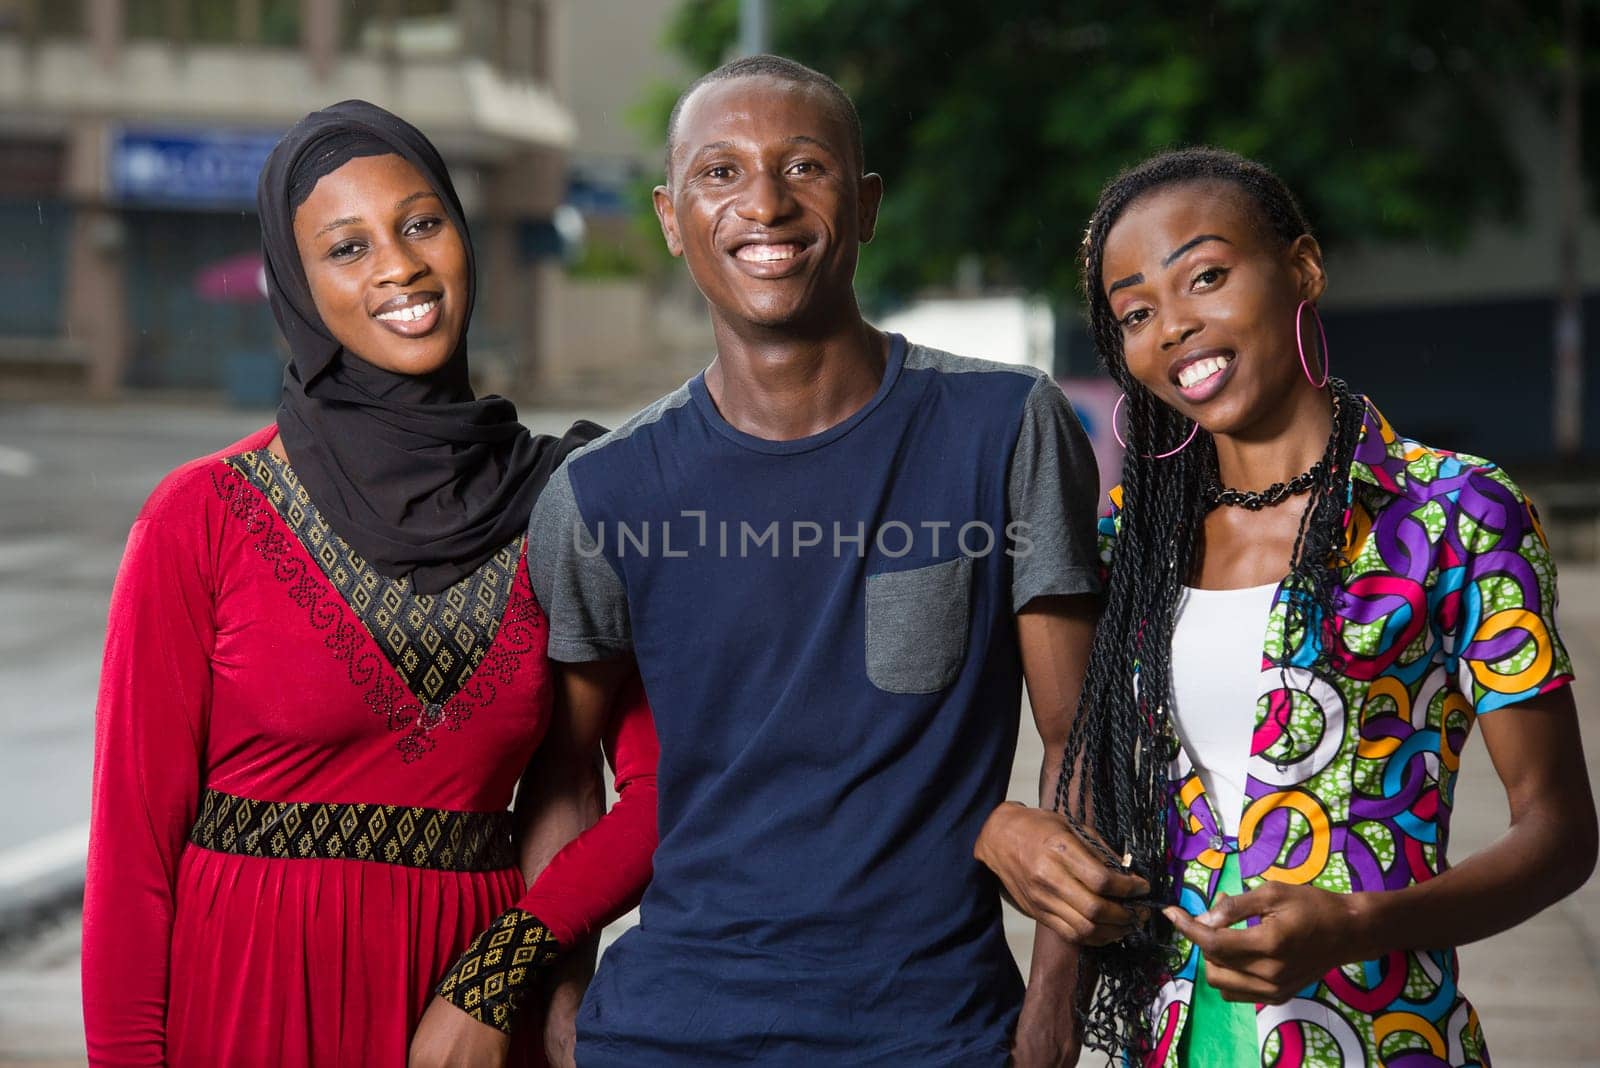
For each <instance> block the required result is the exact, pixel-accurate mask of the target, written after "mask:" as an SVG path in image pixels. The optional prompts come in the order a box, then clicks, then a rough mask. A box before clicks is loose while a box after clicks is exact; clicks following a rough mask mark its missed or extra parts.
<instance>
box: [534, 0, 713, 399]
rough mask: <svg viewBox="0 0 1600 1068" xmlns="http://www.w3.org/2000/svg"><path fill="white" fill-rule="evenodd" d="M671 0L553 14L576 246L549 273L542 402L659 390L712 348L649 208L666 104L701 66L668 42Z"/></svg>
mask: <svg viewBox="0 0 1600 1068" xmlns="http://www.w3.org/2000/svg"><path fill="white" fill-rule="evenodd" d="M682 6H683V4H682V0H576V2H573V3H571V4H569V5H568V7H567V8H566V11H565V13H564V15H563V17H562V20H561V27H560V32H561V38H560V49H561V52H562V54H563V55H565V56H568V57H570V58H569V59H568V60H567V61H566V62H564V63H563V64H562V65H561V71H560V82H559V92H560V96H561V99H562V101H563V102H564V103H565V104H566V105H567V106H568V108H570V109H571V112H572V115H573V118H574V120H575V123H576V133H575V134H574V137H573V141H572V144H571V146H570V148H569V150H568V153H567V167H568V171H567V206H568V208H569V209H571V211H572V212H574V213H576V215H577V217H579V218H581V220H582V223H583V241H582V246H581V249H574V250H572V253H573V254H572V255H569V257H568V258H569V261H570V262H569V263H568V264H567V269H566V270H564V271H560V272H552V276H551V284H552V286H553V288H554V291H555V292H556V293H558V294H559V297H558V300H557V303H558V304H559V305H560V307H561V311H562V314H560V315H559V316H548V317H546V318H545V319H544V320H543V325H544V337H543V340H542V344H543V346H544V350H545V352H546V353H547V354H548V359H547V363H546V365H547V367H548V369H549V374H548V375H547V376H546V378H545V380H544V382H543V389H544V399H547V400H551V401H555V402H564V403H577V404H580V405H581V404H590V403H594V402H597V401H598V402H602V403H605V404H606V405H608V406H612V405H619V404H627V403H639V402H643V401H646V400H649V399H653V398H654V397H656V396H658V395H660V394H662V393H665V392H667V391H669V390H671V389H673V388H674V387H676V386H677V385H679V384H680V383H681V382H682V381H683V380H684V379H685V378H688V377H689V376H690V375H693V374H694V373H695V372H697V371H699V370H700V369H701V368H702V367H704V366H705V365H706V364H707V363H708V362H709V361H710V359H711V354H712V352H713V351H714V345H713V342H712V338H711V330H710V322H709V320H708V318H707V316H706V310H705V303H704V301H703V300H702V299H701V297H700V293H699V291H698V290H696V289H695V288H694V284H693V282H692V281H691V280H690V279H689V276H688V272H687V271H686V270H685V269H684V267H683V265H682V264H681V263H679V262H677V261H674V260H671V259H670V258H668V256H667V254H666V250H665V245H664V244H663V242H662V238H661V234H660V232H659V231H658V229H657V228H656V226H655V225H654V222H653V220H652V219H650V218H649V216H648V215H647V214H646V213H648V211H649V203H650V189H651V187H652V186H654V185H656V184H657V183H658V182H660V181H661V180H662V166H663V160H664V155H665V142H666V128H665V125H666V122H665V120H666V109H667V107H668V106H670V104H671V101H672V99H673V98H674V97H675V96H676V94H677V92H678V90H680V89H681V88H682V87H683V86H685V85H687V84H689V82H691V81H693V80H694V78H695V77H696V76H697V75H698V74H700V73H701V72H700V71H696V70H690V69H689V68H688V67H687V66H686V65H685V63H684V61H683V60H682V59H681V57H680V56H679V55H678V53H677V52H676V50H674V49H673V48H671V47H669V45H668V44H667V36H668V27H669V23H670V21H671V19H672V17H673V16H674V14H675V13H676V12H677V11H678V10H679V9H680V8H681V7H682Z"/></svg>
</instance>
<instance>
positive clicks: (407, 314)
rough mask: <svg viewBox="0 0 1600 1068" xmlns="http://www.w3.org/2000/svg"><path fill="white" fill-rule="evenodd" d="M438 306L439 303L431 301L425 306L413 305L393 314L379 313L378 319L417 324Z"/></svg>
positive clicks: (397, 310) (398, 309) (397, 309)
mask: <svg viewBox="0 0 1600 1068" xmlns="http://www.w3.org/2000/svg"><path fill="white" fill-rule="evenodd" d="M438 304H439V302H438V301H436V300H430V301H428V302H427V303H425V304H413V305H411V306H410V307H409V308H396V309H395V310H394V311H391V312H379V313H378V318H380V319H382V320H384V321H385V322H400V323H410V322H415V321H416V320H418V319H420V318H422V317H423V316H424V315H427V314H428V313H429V312H431V311H433V309H434V308H436V307H438Z"/></svg>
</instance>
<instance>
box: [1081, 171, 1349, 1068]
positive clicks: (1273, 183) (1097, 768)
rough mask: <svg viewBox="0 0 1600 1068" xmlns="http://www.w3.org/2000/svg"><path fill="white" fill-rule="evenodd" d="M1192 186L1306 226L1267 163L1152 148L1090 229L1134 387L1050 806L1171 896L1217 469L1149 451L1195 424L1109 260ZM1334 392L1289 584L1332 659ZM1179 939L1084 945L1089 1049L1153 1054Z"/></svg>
mask: <svg viewBox="0 0 1600 1068" xmlns="http://www.w3.org/2000/svg"><path fill="white" fill-rule="evenodd" d="M1193 182H1225V183H1227V184H1229V185H1231V186H1233V187H1235V188H1237V189H1239V190H1241V191H1242V192H1244V193H1245V194H1246V195H1247V196H1248V197H1249V199H1250V201H1251V203H1253V204H1254V205H1255V206H1256V207H1257V208H1258V209H1259V211H1260V214H1261V217H1262V219H1261V221H1262V223H1263V225H1264V228H1265V231H1266V232H1268V233H1270V234H1271V235H1273V237H1274V238H1275V239H1276V240H1278V241H1281V242H1282V243H1283V244H1284V245H1285V246H1286V245H1288V244H1289V243H1290V242H1292V241H1294V240H1295V238H1297V237H1299V236H1300V235H1302V234H1309V233H1310V232H1311V228H1310V226H1309V225H1308V224H1307V222H1306V219H1305V216H1304V215H1303V214H1302V213H1301V211H1300V207H1299V205H1298V204H1297V203H1296V202H1295V199H1294V197H1293V195H1292V194H1290V192H1289V190H1288V189H1287V188H1285V186H1284V185H1283V183H1282V182H1281V181H1280V180H1279V179H1278V177H1277V176H1276V175H1274V174H1273V173H1272V172H1271V171H1269V170H1267V169H1266V168H1265V167H1263V166H1261V165H1260V164H1258V163H1254V162H1252V161H1250V160H1247V159H1245V158H1243V157H1241V156H1238V155H1236V154H1234V153H1232V152H1225V151H1221V150H1218V149H1212V148H1190V149H1183V150H1181V151H1175V152H1168V153H1164V154H1162V155H1159V156H1156V157H1154V158H1152V159H1150V160H1148V161H1146V162H1145V163H1142V164H1140V165H1139V166H1137V167H1134V168H1133V169H1131V170H1128V171H1125V172H1124V173H1122V174H1121V175H1119V176H1118V177H1117V178H1115V179H1113V180H1112V181H1111V182H1110V183H1109V184H1108V185H1107V186H1106V187H1105V189H1104V190H1103V191H1102V192H1101V194H1100V201H1099V204H1098V205H1097V207H1096V208H1095V212H1094V215H1093V216H1092V217H1091V218H1090V220H1089V229H1088V231H1087V233H1086V234H1085V235H1084V241H1083V272H1082V274H1083V286H1084V292H1085V296H1086V298H1087V301H1088V306H1089V322H1090V328H1091V330H1092V332H1093V335H1094V341H1095V346H1096V348H1097V349H1098V350H1099V353H1100V357H1101V359H1102V361H1103V362H1104V364H1105V367H1106V370H1107V371H1108V372H1109V373H1110V375H1111V377H1112V378H1113V379H1115V380H1116V382H1117V384H1118V385H1119V386H1121V387H1122V389H1123V391H1124V392H1125V393H1126V394H1127V398H1128V399H1127V402H1126V404H1125V406H1124V408H1125V410H1126V412H1127V416H1128V424H1127V441H1128V450H1127V454H1126V456H1125V458H1124V460H1123V468H1122V493H1123V497H1122V513H1121V527H1120V530H1119V533H1118V536H1117V540H1116V550H1115V554H1114V558H1113V562H1112V566H1111V573H1110V579H1109V583H1108V588H1107V597H1106V605H1105V612H1104V614H1103V615H1102V617H1101V620H1100V625H1099V628H1098V630H1097V631H1096V633H1095V640H1094V649H1093V652H1092V654H1091V656H1090V660H1089V669H1088V674H1087V676H1086V677H1085V679H1084V684H1083V696H1082V699H1081V701H1080V703H1079V708H1078V715H1077V718H1076V720H1075V722H1074V724H1073V728H1072V732H1071V734H1070V735H1069V737H1068V740H1067V748H1066V754H1065V757H1064V759H1063V764H1062V767H1063V774H1062V777H1061V781H1060V785H1059V787H1058V789H1057V795H1056V808H1057V809H1058V810H1059V811H1062V812H1064V813H1065V814H1066V815H1067V817H1068V819H1069V820H1070V821H1071V822H1072V823H1073V824H1074V825H1076V826H1078V827H1080V828H1083V827H1085V826H1087V827H1091V828H1092V829H1093V832H1094V834H1093V836H1092V837H1094V838H1098V841H1099V844H1100V845H1101V846H1102V848H1103V852H1104V854H1105V857H1106V859H1107V861H1108V863H1111V864H1114V865H1117V866H1119V867H1120V866H1126V867H1127V868H1128V869H1131V870H1132V871H1134V872H1135V873H1137V874H1138V875H1140V876H1142V877H1144V878H1145V879H1146V880H1148V881H1149V883H1150V889H1151V897H1152V898H1153V899H1155V900H1156V901H1158V902H1176V900H1177V895H1176V892H1175V889H1176V888H1175V887H1174V886H1173V880H1172V878H1171V876H1170V874H1169V872H1168V870H1167V828H1166V822H1165V821H1166V806H1167V766H1168V763H1169V762H1170V760H1171V759H1172V758H1173V757H1174V756H1175V755H1176V753H1177V745H1178V743H1177V739H1176V735H1175V733H1174V731H1173V728H1172V726H1171V723H1170V721H1169V717H1168V712H1167V709H1168V705H1169V703H1170V701H1171V688H1172V666H1171V647H1172V631H1173V623H1174V616H1175V610H1176V607H1177V604H1178V597H1179V594H1180V592H1181V587H1182V586H1183V585H1184V584H1185V583H1186V582H1188V581H1189V580H1190V578H1191V572H1192V569H1193V567H1194V565H1195V562H1196V560H1197V559H1198V556H1197V550H1198V549H1199V546H1200V540H1199V539H1200V530H1201V525H1202V521H1203V520H1204V518H1205V516H1206V513H1207V512H1208V511H1209V510H1210V507H1211V505H1210V499H1209V495H1208V494H1207V493H1206V492H1205V486H1206V484H1207V483H1208V482H1209V481H1212V480H1214V479H1215V477H1216V470H1217V453H1216V445H1215V443H1214V442H1213V441H1212V439H1211V436H1210V434H1208V433H1206V432H1205V431H1200V432H1199V433H1197V434H1196V435H1195V439H1194V441H1193V442H1191V443H1190V445H1189V446H1188V447H1187V448H1185V449H1184V450H1183V451H1181V452H1179V453H1177V454H1176V455H1175V456H1171V457H1168V458H1167V459H1154V458H1153V457H1154V456H1155V455H1158V454H1160V453H1164V452H1167V451H1168V450H1170V449H1173V448H1176V447H1177V446H1178V444H1179V443H1181V442H1182V441H1183V440H1184V438H1185V437H1186V436H1187V435H1188V433H1189V430H1190V427H1191V424H1190V423H1189V421H1188V419H1186V418H1185V417H1184V416H1182V415H1180V414H1179V413H1178V412H1177V411H1175V410H1174V409H1172V408H1170V407H1168V406H1167V405H1165V404H1163V403H1162V402H1161V401H1159V400H1157V399H1156V397H1155V396H1154V395H1153V394H1152V393H1151V392H1150V391H1149V390H1147V389H1145V388H1144V386H1142V385H1141V384H1140V383H1139V382H1138V380H1137V379H1135V378H1134V377H1133V375H1132V374H1131V373H1129V371H1128V365H1127V362H1126V359H1125V358H1124V354H1123V350H1122V334H1121V330H1120V326H1119V324H1118V322H1117V320H1116V316H1115V315H1113V313H1112V311H1111V302H1110V301H1109V300H1108V299H1107V297H1106V295H1105V293H1104V290H1103V288H1102V281H1101V267H1102V263H1103V260H1104V255H1105V245H1106V235H1107V234H1108V233H1109V232H1110V230H1111V228H1112V226H1113V225H1114V224H1115V223H1116V222H1117V220H1118V219H1119V218H1120V217H1121V216H1122V214H1123V212H1124V211H1125V210H1126V209H1127V208H1128V206H1129V205H1130V204H1132V203H1133V202H1134V201H1135V200H1137V199H1138V198H1139V197H1141V196H1143V195H1144V194H1146V193H1149V192H1150V191H1152V190H1154V189H1157V188H1161V187H1165V186H1171V185H1179V184H1189V183H1193ZM1330 392H1331V393H1332V394H1333V396H1334V397H1336V398H1337V400H1336V401H1335V411H1336V412H1337V418H1336V419H1335V421H1334V429H1333V432H1332V435H1331V437H1330V442H1329V453H1328V457H1327V458H1328V462H1327V463H1326V464H1324V466H1323V470H1322V471H1321V474H1320V476H1319V477H1318V478H1317V480H1316V481H1315V483H1314V484H1313V486H1312V487H1311V490H1310V500H1309V503H1308V505H1307V507H1306V510H1305V514H1304V516H1303V517H1302V519H1301V523H1300V530H1299V533H1298V535H1297V536H1296V539H1295V546H1294V551H1293V553H1292V556H1291V561H1290V573H1289V579H1288V582H1287V587H1288V590H1289V598H1290V600H1289V618H1288V628H1287V633H1286V639H1287V640H1288V641H1290V642H1291V643H1296V644H1297V643H1298V641H1299V640H1300V638H1302V637H1303V636H1304V635H1306V633H1307V628H1308V627H1313V626H1314V627H1317V628H1318V629H1319V632H1320V635H1321V638H1322V641H1321V643H1320V648H1321V650H1322V653H1321V654H1320V658H1321V659H1322V660H1323V661H1324V662H1325V661H1326V660H1327V658H1328V657H1329V655H1331V654H1330V651H1331V650H1334V649H1335V648H1336V647H1337V644H1338V643H1337V638H1336V635H1335V634H1334V633H1333V627H1334V621H1335V619H1336V618H1337V617H1336V615H1335V612H1334V609H1335V607H1336V600H1337V597H1338V591H1339V574H1338V569H1337V564H1338V563H1339V561H1340V558H1341V557H1342V548H1343V544H1344V528H1345V524H1344V519H1345V509H1346V505H1347V487H1348V485H1349V481H1348V479H1349V469H1350V458H1351V455H1352V454H1353V452H1354V450H1355V444H1356V439H1357V437H1358V435H1359V432H1360V427H1361V422H1362V415H1363V412H1362V407H1361V402H1360V401H1359V399H1357V398H1355V397H1352V396H1351V395H1350V393H1349V390H1348V389H1347V388H1346V387H1345V385H1344V383H1343V382H1339V381H1337V380H1335V381H1333V382H1332V383H1331V384H1330ZM1290 744H1291V745H1292V744H1293V742H1292V741H1291V743H1290ZM1075 771H1076V774H1074V772H1075ZM1086 837H1091V836H1088V835H1086ZM1124 858H1126V859H1124ZM1170 935H1171V927H1170V925H1169V924H1168V923H1167V921H1166V920H1165V918H1163V917H1162V916H1161V914H1160V913H1159V912H1155V911H1153V912H1152V914H1151V919H1150V921H1149V922H1148V923H1146V924H1145V925H1144V926H1143V927H1141V928H1140V929H1138V930H1136V931H1134V932H1133V933H1132V934H1130V935H1129V936H1128V937H1127V938H1125V939H1123V940H1122V941H1121V942H1119V943H1117V944H1115V945H1112V946H1108V947H1105V948H1103V949H1099V950H1094V951H1091V952H1090V954H1089V956H1088V957H1087V959H1086V964H1089V965H1092V966H1093V967H1094V968H1095V970H1096V971H1097V973H1098V976H1099V980H1098V985H1097V987H1096V989H1095V993H1094V997H1093V999H1092V1001H1091V1003H1090V1008H1089V1013H1088V1016H1087V1019H1086V1020H1085V1021H1084V1024H1085V1042H1086V1044H1087V1045H1088V1046H1089V1047H1091V1048H1094V1049H1100V1050H1104V1051H1106V1052H1107V1053H1117V1052H1126V1053H1129V1054H1132V1055H1133V1056H1134V1057H1138V1056H1140V1055H1142V1054H1143V1053H1144V1052H1145V1051H1146V1050H1147V1049H1148V1048H1149V1045H1150V1042H1151V1038H1152V1031H1153V1025H1154V1021H1153V1020H1152V1019H1151V1015H1150V1010H1151V1009H1152V1007H1153V1002H1154V998H1155V996H1156V993H1157V990H1158V987H1159V984H1160V982H1161V979H1162V976H1163V975H1164V974H1165V973H1166V972H1168V971H1169V970H1170V969H1171V968H1172V967H1173V966H1174V965H1175V962H1174V961H1172V960H1170V959H1169V956H1170V949H1169V945H1170V942H1169V937H1170Z"/></svg>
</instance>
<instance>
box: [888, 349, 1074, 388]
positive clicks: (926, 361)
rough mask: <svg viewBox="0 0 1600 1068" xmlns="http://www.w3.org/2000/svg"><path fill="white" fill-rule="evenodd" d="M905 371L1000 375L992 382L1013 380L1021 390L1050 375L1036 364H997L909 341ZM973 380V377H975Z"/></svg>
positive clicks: (988, 360) (996, 362) (996, 361)
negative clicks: (1035, 365) (1000, 376)
mask: <svg viewBox="0 0 1600 1068" xmlns="http://www.w3.org/2000/svg"><path fill="white" fill-rule="evenodd" d="M905 367H906V370H908V371H935V372H940V373H943V374H948V375H980V376H988V375H1002V376H1007V377H1005V378H1000V379H994V381H1013V382H1016V383H1018V384H1019V385H1022V386H1023V387H1024V388H1025V389H1031V388H1033V386H1034V384H1035V383H1037V382H1038V381H1039V380H1040V379H1048V378H1049V377H1050V376H1049V375H1048V374H1046V373H1045V372H1044V371H1041V370H1040V369H1039V368H1037V367H1033V366H1031V365H1029V364H1020V363H1001V362H1000V361H999V360H991V359H985V358H983V357H979V356H958V355H956V354H955V353H953V352H945V351H944V350H942V349H936V348H932V347H930V346H927V345H918V344H915V343H910V344H908V345H907V346H906V362H905ZM975 381H976V380H975Z"/></svg>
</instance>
